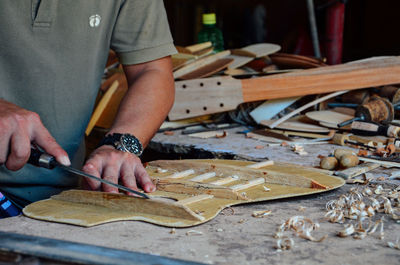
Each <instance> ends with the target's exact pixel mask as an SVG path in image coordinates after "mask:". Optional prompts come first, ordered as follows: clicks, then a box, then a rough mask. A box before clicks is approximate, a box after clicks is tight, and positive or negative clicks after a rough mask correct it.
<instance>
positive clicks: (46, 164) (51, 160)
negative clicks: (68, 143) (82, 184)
mask: <svg viewBox="0 0 400 265" xmlns="http://www.w3.org/2000/svg"><path fill="white" fill-rule="evenodd" d="M28 163H29V164H32V165H34V166H37V167H43V168H47V169H53V168H55V167H58V168H61V169H63V170H66V171H68V172H70V173H73V174H75V175H79V176H82V177H87V178H91V179H95V180H97V181H100V182H101V183H104V184H107V185H110V186H113V187H116V188H119V189H121V190H124V191H127V192H131V193H134V194H136V195H139V196H140V197H142V198H145V199H149V196H147V195H146V194H144V193H142V192H139V191H136V190H132V189H130V188H127V187H125V186H122V185H119V184H116V183H113V182H111V181H108V180H105V179H101V178H98V177H95V176H92V175H89V174H87V173H85V172H83V171H80V170H78V169H75V168H72V167H68V166H64V165H62V164H60V163H58V162H57V161H56V159H55V157H54V156H52V155H49V154H47V153H45V152H43V151H41V150H39V149H36V148H31V155H30V157H29V160H28Z"/></svg>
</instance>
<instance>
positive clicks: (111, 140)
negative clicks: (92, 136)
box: [99, 133, 143, 156]
mask: <svg viewBox="0 0 400 265" xmlns="http://www.w3.org/2000/svg"><path fill="white" fill-rule="evenodd" d="M102 145H111V146H114V148H115V149H117V150H120V151H122V152H129V153H132V154H135V155H137V156H140V155H141V154H142V152H143V146H142V144H141V143H140V141H139V139H138V138H136V137H135V136H133V135H132V134H129V133H124V134H122V133H114V134H109V135H107V136H106V137H104V138H103V140H102V141H101V142H100V145H99V146H102Z"/></svg>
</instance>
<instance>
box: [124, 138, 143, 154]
mask: <svg viewBox="0 0 400 265" xmlns="http://www.w3.org/2000/svg"><path fill="white" fill-rule="evenodd" d="M120 143H121V145H122V146H123V147H124V149H125V150H126V151H127V152H130V153H133V154H135V155H140V154H141V153H142V150H143V147H142V144H141V143H140V142H139V140H138V139H137V138H136V137H135V136H133V135H130V134H123V135H122V136H121V139H120Z"/></svg>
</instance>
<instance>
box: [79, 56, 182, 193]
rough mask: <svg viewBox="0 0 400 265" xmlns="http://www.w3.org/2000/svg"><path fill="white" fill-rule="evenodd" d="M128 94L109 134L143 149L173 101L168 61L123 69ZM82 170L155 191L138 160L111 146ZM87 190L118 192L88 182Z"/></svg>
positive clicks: (170, 65) (168, 59)
mask: <svg viewBox="0 0 400 265" xmlns="http://www.w3.org/2000/svg"><path fill="white" fill-rule="evenodd" d="M124 71H125V74H126V77H127V80H128V86H129V88H128V92H127V94H126V96H125V97H124V99H123V100H122V102H121V105H120V108H119V111H118V114H117V117H116V118H115V121H114V124H113V126H112V127H111V129H110V131H109V133H108V134H112V133H130V134H133V135H135V136H136V137H137V138H138V139H139V140H140V142H141V143H142V144H143V146H146V145H147V144H148V143H149V141H150V139H151V138H152V137H153V136H154V134H155V133H156V131H157V130H158V128H159V127H160V125H161V124H162V122H163V121H164V120H165V117H166V116H167V114H168V112H169V110H170V109H171V107H172V104H173V100H174V93H175V88H174V79H173V75H172V63H171V59H170V57H164V58H161V59H158V60H155V61H151V62H147V63H143V64H138V65H126V66H124ZM83 170H84V171H85V172H87V173H89V174H92V175H95V176H97V177H101V178H104V179H107V180H110V181H112V182H114V183H118V181H119V180H121V182H122V184H123V185H125V186H126V187H129V188H132V189H137V184H139V186H141V187H142V188H143V190H144V191H146V192H151V191H154V190H155V186H154V184H153V183H152V182H151V180H150V178H149V176H148V174H147V173H146V170H145V169H144V168H143V166H142V164H141V161H140V159H139V158H138V157H137V156H135V155H133V154H131V153H125V152H121V151H118V150H116V149H114V148H113V147H111V146H107V145H104V146H101V147H99V148H97V149H96V150H95V151H94V152H93V153H92V154H91V156H90V157H89V159H88V161H87V162H86V164H85V166H84V167H83ZM87 183H88V185H89V188H90V189H93V190H99V189H102V190H104V191H107V192H118V190H117V189H116V188H113V187H110V186H108V185H103V186H101V184H100V183H98V182H96V181H92V180H87Z"/></svg>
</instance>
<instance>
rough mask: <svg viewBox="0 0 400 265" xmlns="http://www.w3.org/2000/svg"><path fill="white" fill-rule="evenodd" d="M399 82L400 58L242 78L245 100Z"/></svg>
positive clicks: (320, 92) (284, 96)
mask: <svg viewBox="0 0 400 265" xmlns="http://www.w3.org/2000/svg"><path fill="white" fill-rule="evenodd" d="M396 83H400V57H399V56H394V57H390V58H378V59H373V60H369V61H365V62H357V63H347V64H340V65H332V66H326V67H320V68H314V69H308V70H302V71H296V72H292V73H287V74H281V75H272V76H268V77H260V78H250V79H244V80H242V90H243V99H244V102H252V101H257V100H261V99H273V98H287V97H296V96H304V95H315V94H322V93H329V92H335V91H343V90H351V89H359V88H366V87H374V86H383V85H389V84H396Z"/></svg>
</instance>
